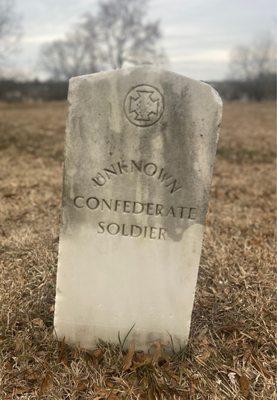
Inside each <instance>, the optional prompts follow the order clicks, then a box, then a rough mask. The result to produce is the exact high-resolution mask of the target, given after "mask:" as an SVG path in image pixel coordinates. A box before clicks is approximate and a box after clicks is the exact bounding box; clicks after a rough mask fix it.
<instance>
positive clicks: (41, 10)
mask: <svg viewBox="0 0 277 400" xmlns="http://www.w3.org/2000/svg"><path fill="white" fill-rule="evenodd" d="M138 1H139V0H138ZM16 8H17V11H18V12H19V13H20V14H21V15H22V24H23V31H24V35H23V37H22V40H21V46H20V47H21V51H20V53H19V54H17V55H16V57H14V60H13V67H12V68H16V69H17V70H23V71H24V72H25V73H26V75H27V76H29V77H30V78H34V77H43V74H42V71H40V68H39V64H38V53H39V48H40V46H41V45H42V44H43V43H46V42H51V41H52V40H54V39H58V38H62V37H63V36H64V34H65V33H66V32H67V31H68V30H70V27H71V26H72V25H73V24H74V23H75V22H77V21H78V19H79V17H80V16H81V15H82V14H83V13H85V12H87V11H90V12H91V13H95V12H96V10H97V0H17V1H16ZM149 19H154V20H155V19H159V20H160V22H161V29H162V32H163V47H164V49H165V50H166V53H167V55H168V57H169V61H170V64H169V69H171V70H172V71H175V72H178V73H181V74H184V75H187V76H189V77H192V78H195V79H202V80H218V79H223V78H224V77H225V76H226V75H227V73H228V57H229V52H230V49H231V48H232V47H234V46H236V45H238V44H241V43H249V42H250V41H251V40H252V39H253V38H254V37H255V36H257V35H259V34H262V33H264V32H266V31H268V30H271V31H272V29H273V27H274V24H276V2H275V0H152V2H151V6H150V9H149Z"/></svg>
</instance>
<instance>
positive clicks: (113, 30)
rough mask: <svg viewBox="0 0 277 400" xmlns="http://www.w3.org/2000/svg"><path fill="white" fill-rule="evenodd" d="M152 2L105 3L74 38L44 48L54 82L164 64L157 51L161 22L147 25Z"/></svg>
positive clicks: (79, 27)
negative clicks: (126, 66)
mask: <svg viewBox="0 0 277 400" xmlns="http://www.w3.org/2000/svg"><path fill="white" fill-rule="evenodd" d="M148 4H149V0H140V1H138V0H102V1H100V3H99V10H98V13H97V15H96V16H93V15H92V14H90V13H88V14H86V15H85V16H84V17H83V19H82V21H81V22H80V23H79V24H78V25H76V27H75V29H74V31H73V33H72V34H70V35H67V36H66V38H65V39H64V40H59V41H55V42H53V43H50V44H48V45H46V46H44V47H43V48H42V52H41V64H42V67H43V69H44V70H45V71H46V72H47V73H48V74H49V75H50V76H51V78H54V79H57V80H60V79H68V78H69V77H70V76H74V75H80V74H86V73H91V72H96V71H99V70H105V69H112V68H121V67H122V66H123V65H124V64H129V65H130V64H131V65H132V64H133V65H134V64H145V63H156V64H157V63H158V62H160V61H161V60H165V56H164V54H163V52H162V50H161V49H160V48H159V47H158V43H159V39H160V37H161V33H160V27H159V22H158V21H155V22H148V21H147V18H146V17H147V7H148Z"/></svg>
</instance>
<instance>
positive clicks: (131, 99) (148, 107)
mask: <svg viewBox="0 0 277 400" xmlns="http://www.w3.org/2000/svg"><path fill="white" fill-rule="evenodd" d="M124 110H125V114H126V117H127V118H128V120H129V121H130V122H131V123H132V124H134V125H137V126H141V127H146V126H150V125H154V124H155V123H156V122H158V121H159V119H160V118H161V116H162V114H163V110H164V99H163V96H162V94H161V93H160V92H159V90H158V89H156V88H155V87H154V86H150V85H138V86H136V87H135V88H133V89H132V90H130V92H129V93H128V94H127V96H126V99H125V103H124Z"/></svg>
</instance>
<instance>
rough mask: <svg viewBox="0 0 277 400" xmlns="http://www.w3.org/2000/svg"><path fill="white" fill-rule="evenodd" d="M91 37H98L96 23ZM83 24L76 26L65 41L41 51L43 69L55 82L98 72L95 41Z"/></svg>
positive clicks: (58, 41)
mask: <svg viewBox="0 0 277 400" xmlns="http://www.w3.org/2000/svg"><path fill="white" fill-rule="evenodd" d="M90 35H91V36H92V38H93V37H95V36H96V34H95V32H94V23H93V21H92V24H91V26H90ZM90 39H91V38H89V36H88V33H87V31H84V29H83V24H79V25H78V26H76V29H75V31H74V32H73V33H72V34H68V35H67V36H66V38H65V39H64V40H56V41H54V42H52V43H50V44H46V45H44V46H43V47H42V49H41V57H40V63H41V66H42V68H43V69H44V70H45V71H46V72H47V73H48V74H49V75H50V76H51V78H52V79H54V80H57V81H58V80H66V79H69V78H70V77H72V76H76V75H82V74H86V73H91V72H96V71H97V64H96V62H97V56H96V48H95V42H94V40H90Z"/></svg>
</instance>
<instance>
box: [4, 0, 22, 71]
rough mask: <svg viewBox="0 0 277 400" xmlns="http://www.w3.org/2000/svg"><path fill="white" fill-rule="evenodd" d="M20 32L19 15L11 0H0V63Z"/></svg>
mask: <svg viewBox="0 0 277 400" xmlns="http://www.w3.org/2000/svg"><path fill="white" fill-rule="evenodd" d="M20 34H21V23H20V17H19V15H18V14H17V13H16V11H15V9H14V1H13V0H0V64H3V62H4V60H5V58H6V56H7V54H8V53H9V52H11V51H12V50H13V49H14V48H15V45H16V44H17V43H18V39H19V36H20Z"/></svg>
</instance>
